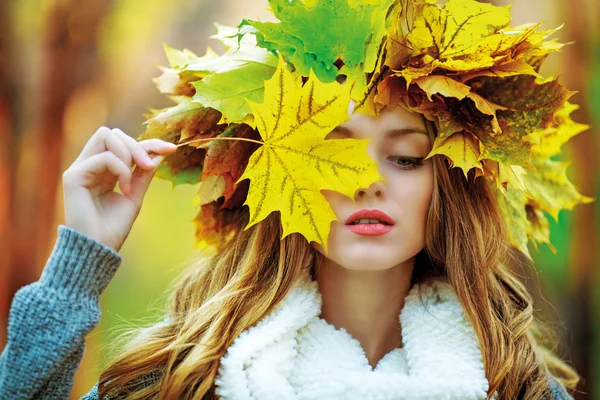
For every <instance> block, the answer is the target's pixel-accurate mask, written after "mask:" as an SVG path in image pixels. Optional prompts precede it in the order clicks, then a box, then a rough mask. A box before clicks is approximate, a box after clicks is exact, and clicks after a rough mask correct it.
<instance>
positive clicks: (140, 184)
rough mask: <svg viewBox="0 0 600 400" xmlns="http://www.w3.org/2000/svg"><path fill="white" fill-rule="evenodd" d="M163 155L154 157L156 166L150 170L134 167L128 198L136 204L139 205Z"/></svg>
mask: <svg viewBox="0 0 600 400" xmlns="http://www.w3.org/2000/svg"><path fill="white" fill-rule="evenodd" d="M164 158H165V156H164V155H157V156H156V157H154V160H153V161H154V162H155V163H156V167H155V168H153V169H152V170H150V171H144V170H141V169H139V168H136V169H135V170H134V171H133V174H132V177H131V193H130V196H129V198H130V199H131V200H133V201H134V202H136V204H139V205H141V203H142V200H143V198H144V196H145V195H146V192H147V191H148V187H149V186H150V182H151V181H152V178H153V177H154V174H155V173H156V170H157V169H158V166H159V165H160V163H161V162H162V160H164Z"/></svg>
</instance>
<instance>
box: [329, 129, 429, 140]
mask: <svg viewBox="0 0 600 400" xmlns="http://www.w3.org/2000/svg"><path fill="white" fill-rule="evenodd" d="M333 130H334V131H338V132H340V133H343V134H345V135H347V136H348V137H352V131H351V130H350V129H348V128H346V127H344V126H337V127H335V128H334V129H333ZM412 133H420V134H423V135H427V137H429V134H428V133H427V131H426V130H425V129H423V128H418V127H409V128H396V129H390V130H388V131H387V132H385V133H384V135H383V137H384V138H385V139H394V138H397V137H400V136H405V135H410V134H412Z"/></svg>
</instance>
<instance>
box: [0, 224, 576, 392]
mask: <svg viewBox="0 0 600 400" xmlns="http://www.w3.org/2000/svg"><path fill="white" fill-rule="evenodd" d="M121 261H122V257H121V256H120V255H119V254H118V253H117V252H115V251H114V250H112V249H111V248H110V247H108V246H105V245H103V244H101V243H100V242H97V241H95V240H94V239H92V238H90V237H88V236H86V235H84V234H82V233H80V232H78V231H75V230H73V229H70V228H68V227H66V226H64V225H59V227H58V238H57V241H56V244H55V246H54V249H53V251H52V254H51V256H50V258H49V259H48V262H47V264H46V266H45V268H44V270H43V272H42V275H41V277H40V279H39V281H37V282H33V283H31V284H29V285H26V286H24V287H22V288H21V289H19V291H17V293H16V294H15V297H14V299H13V301H12V304H11V308H10V314H9V321H8V342H7V345H6V347H5V348H4V350H3V351H2V354H1V355H0V399H2V400H13V399H15V400H17V399H60V400H64V399H68V398H69V394H70V392H71V389H72V386H73V377H74V375H75V371H76V370H77V367H78V366H79V363H80V362H81V358H82V357H83V352H84V349H85V343H84V338H85V336H86V335H87V334H88V333H89V332H90V331H91V330H92V329H93V328H94V327H95V326H96V324H98V322H99V320H100V305H99V298H100V295H101V294H102V292H103V291H104V289H105V288H106V287H107V286H108V284H109V282H110V281H111V279H112V278H113V276H114V275H115V273H116V271H117V269H118V268H119V266H120V265H121ZM158 378H159V375H158V374H149V375H145V376H143V377H140V378H138V380H136V381H135V382H134V383H133V384H132V385H133V386H132V387H131V388H132V389H133V388H135V387H136V386H146V385H148V384H150V383H152V382H154V381H156V380H157V379H158ZM550 385H551V387H552V391H553V393H554V398H555V399H571V400H572V399H573V398H572V397H571V396H570V395H569V394H568V393H567V392H566V390H565V389H564V387H563V386H562V385H560V384H559V383H558V382H557V381H556V380H554V379H551V380H550ZM124 397H125V396H119V395H115V396H109V397H107V399H108V398H112V399H114V398H124ZM83 399H86V400H94V399H98V385H96V386H94V387H93V388H92V389H91V390H90V392H89V393H88V394H87V395H85V396H84V397H83Z"/></svg>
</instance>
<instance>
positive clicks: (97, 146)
mask: <svg viewBox="0 0 600 400" xmlns="http://www.w3.org/2000/svg"><path fill="white" fill-rule="evenodd" d="M116 140H120V141H121V143H123V145H124V146H125V148H126V149H127V151H128V152H129V154H130V156H124V155H123V154H122V151H121V152H118V151H117V152H116V154H117V155H119V156H121V158H122V159H123V160H124V161H125V162H126V164H128V165H129V166H130V168H131V164H132V162H127V159H133V161H135V163H136V164H138V165H141V166H142V167H143V168H146V169H151V168H153V167H154V163H153V162H152V160H151V159H150V157H149V156H148V153H147V152H146V151H144V150H143V149H142V148H141V147H140V146H139V144H138V143H137V141H136V140H135V139H133V138H132V137H130V136H127V135H126V134H125V133H124V132H123V131H121V130H120V129H112V130H111V129H109V128H107V127H105V126H102V127H100V128H99V129H98V130H97V131H96V132H95V133H94V134H93V135H92V137H91V138H90V140H88V142H87V143H86V144H85V146H84V148H83V150H82V151H81V153H80V154H79V156H78V157H77V159H76V160H75V162H74V163H73V164H79V163H80V162H82V161H83V160H85V159H87V158H89V157H91V156H93V155H95V154H100V153H103V152H105V151H107V150H108V151H112V150H111V148H109V146H110V145H111V144H112V146H113V149H117V147H116V146H118V144H117V143H116ZM119 148H122V146H119Z"/></svg>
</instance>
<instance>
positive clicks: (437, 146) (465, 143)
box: [425, 131, 482, 178]
mask: <svg viewBox="0 0 600 400" xmlns="http://www.w3.org/2000/svg"><path fill="white" fill-rule="evenodd" d="M440 139H441V138H440V137H437V138H436V140H435V141H434V143H433V148H432V149H431V151H430V152H429V154H428V155H427V157H426V158H425V160H427V159H428V158H430V157H433V156H434V155H436V154H443V155H445V156H447V157H448V158H450V161H451V164H452V165H451V168H452V167H459V168H460V169H462V171H463V174H464V175H465V178H467V173H468V172H469V170H471V168H478V169H482V167H481V161H479V141H478V140H477V138H476V137H475V136H473V135H472V134H471V133H469V132H464V131H463V132H457V133H454V134H453V135H451V136H450V137H448V138H446V139H445V140H440Z"/></svg>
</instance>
